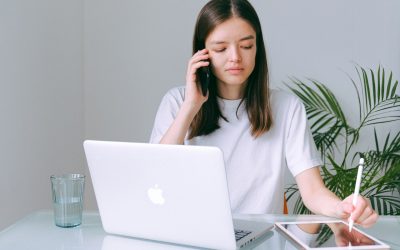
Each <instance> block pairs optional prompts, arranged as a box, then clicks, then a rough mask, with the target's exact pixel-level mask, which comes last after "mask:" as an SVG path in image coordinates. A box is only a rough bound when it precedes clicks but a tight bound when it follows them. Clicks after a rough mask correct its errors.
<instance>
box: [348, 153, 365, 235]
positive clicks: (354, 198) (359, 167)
mask: <svg viewBox="0 0 400 250" xmlns="http://www.w3.org/2000/svg"><path fill="white" fill-rule="evenodd" d="M363 166H364V158H360V162H359V164H358V171H357V180H356V187H355V189H354V194H353V206H354V207H355V206H356V205H357V199H358V194H359V193H360V184H361V175H362V171H363ZM352 214H353V213H351V214H350V219H349V231H350V232H351V230H352V229H353V224H354V220H353V219H352V218H351V216H352Z"/></svg>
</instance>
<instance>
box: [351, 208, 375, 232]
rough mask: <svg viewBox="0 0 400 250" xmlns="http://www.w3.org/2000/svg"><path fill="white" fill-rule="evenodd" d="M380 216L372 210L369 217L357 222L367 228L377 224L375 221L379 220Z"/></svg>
mask: <svg viewBox="0 0 400 250" xmlns="http://www.w3.org/2000/svg"><path fill="white" fill-rule="evenodd" d="M378 217H379V216H378V214H377V213H376V212H375V211H373V210H372V212H371V213H370V214H369V215H368V217H366V218H364V219H363V220H362V221H360V222H358V221H357V222H356V223H358V224H360V225H361V226H363V227H365V228H369V227H371V226H373V225H374V224H375V222H376V221H377V220H378Z"/></svg>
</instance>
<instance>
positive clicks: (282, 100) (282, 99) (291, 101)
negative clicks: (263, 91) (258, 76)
mask: <svg viewBox="0 0 400 250" xmlns="http://www.w3.org/2000/svg"><path fill="white" fill-rule="evenodd" d="M270 98H271V99H270V100H271V105H279V106H288V107H289V106H292V105H295V104H301V103H302V102H301V100H300V98H299V97H297V96H296V95H294V94H292V93H290V92H288V91H285V90H281V89H271V91H270Z"/></svg>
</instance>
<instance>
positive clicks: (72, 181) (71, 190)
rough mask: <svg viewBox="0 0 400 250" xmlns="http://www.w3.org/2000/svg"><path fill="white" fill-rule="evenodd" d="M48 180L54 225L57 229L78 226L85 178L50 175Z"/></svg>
mask: <svg viewBox="0 0 400 250" xmlns="http://www.w3.org/2000/svg"><path fill="white" fill-rule="evenodd" d="M50 180H51V190H52V197H53V207H54V221H55V224H56V225H57V226H59V227H75V226H78V225H80V224H81V223H82V210H83V192H84V188H85V176H84V175H82V174H64V175H52V176H50Z"/></svg>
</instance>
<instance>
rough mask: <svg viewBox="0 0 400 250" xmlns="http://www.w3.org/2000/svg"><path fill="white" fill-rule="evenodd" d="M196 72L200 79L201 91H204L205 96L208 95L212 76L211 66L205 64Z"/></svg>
mask: <svg viewBox="0 0 400 250" xmlns="http://www.w3.org/2000/svg"><path fill="white" fill-rule="evenodd" d="M196 74H197V79H199V83H200V87H201V92H202V93H203V96H206V95H207V91H208V86H209V85H210V78H211V75H210V74H211V73H210V66H205V67H201V68H199V69H197V72H196Z"/></svg>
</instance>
